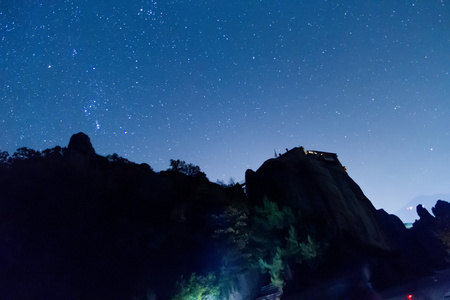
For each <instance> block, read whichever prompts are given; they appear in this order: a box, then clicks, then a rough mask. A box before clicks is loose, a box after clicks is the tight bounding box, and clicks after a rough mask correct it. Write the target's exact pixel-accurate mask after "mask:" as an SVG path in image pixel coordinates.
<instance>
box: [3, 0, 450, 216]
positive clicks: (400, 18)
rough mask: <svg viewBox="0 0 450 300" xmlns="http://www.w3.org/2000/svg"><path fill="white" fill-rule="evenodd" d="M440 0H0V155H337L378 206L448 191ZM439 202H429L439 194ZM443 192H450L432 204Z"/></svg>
mask: <svg viewBox="0 0 450 300" xmlns="http://www.w3.org/2000/svg"><path fill="white" fill-rule="evenodd" d="M449 9H450V2H448V1H269V0H261V1H257V0H248V1H242V0H236V1H233V0H231V1H230V0H229V1H200V0H198V1H197V0H195V1H194V0H193V1H187V0H184V1H156V0H155V1H152V0H151V1H136V0H131V1H42V2H39V1H1V2H0V84H1V86H0V131H1V138H0V149H1V150H6V151H8V152H9V153H10V154H12V153H13V152H14V151H15V150H16V149H17V148H19V147H22V146H26V147H29V148H33V149H36V150H44V149H46V148H51V147H54V146H56V145H61V146H66V145H67V144H68V141H69V138H70V136H71V135H72V134H74V133H77V132H80V131H82V132H84V133H86V134H88V135H89V136H90V138H91V142H92V144H93V146H94V148H95V149H96V151H97V153H99V154H101V155H107V154H112V153H117V154H119V155H120V156H123V157H125V158H127V159H129V160H131V161H134V162H137V163H142V162H145V163H148V164H149V165H150V166H152V167H153V168H154V169H155V170H156V171H159V170H164V169H167V168H168V167H169V160H170V159H181V160H185V161H186V162H189V163H193V164H195V165H199V166H200V168H201V169H202V170H203V171H204V172H205V173H206V174H207V176H208V178H209V179H210V180H211V181H216V180H217V179H219V180H222V181H224V182H225V183H227V182H228V181H229V179H230V178H233V179H234V180H235V181H242V180H243V179H244V173H245V170H246V169H247V168H251V169H253V170H256V169H257V168H258V167H259V166H260V165H261V164H262V163H263V162H264V161H265V160H266V159H268V158H271V157H273V156H274V151H277V152H279V153H283V152H285V149H286V148H293V147H298V146H304V147H305V148H306V149H311V150H322V151H328V152H335V153H337V154H338V157H339V159H340V161H341V163H342V164H343V165H345V166H346V167H347V170H348V173H349V175H350V176H351V177H352V178H353V179H354V180H355V181H356V182H357V183H358V184H359V185H360V187H361V188H362V190H363V191H364V193H365V194H366V196H367V197H368V198H369V199H370V200H371V201H372V203H373V204H374V205H375V207H377V208H381V207H383V208H385V209H386V210H387V211H388V212H390V213H395V212H396V211H397V210H398V209H399V208H400V207H401V206H402V205H404V204H405V203H406V202H408V201H410V200H411V199H413V198H415V197H418V196H422V195H434V194H449V193H450V177H449V167H450V139H449V133H450V115H449V114H450V93H449V91H448V89H449V88H450V75H449V71H450V10H449ZM436 200H437V199H436ZM444 200H450V199H444Z"/></svg>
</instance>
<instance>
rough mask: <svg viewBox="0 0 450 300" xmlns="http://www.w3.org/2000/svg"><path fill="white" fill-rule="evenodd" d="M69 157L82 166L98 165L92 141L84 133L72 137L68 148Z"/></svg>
mask: <svg viewBox="0 0 450 300" xmlns="http://www.w3.org/2000/svg"><path fill="white" fill-rule="evenodd" d="M67 157H68V158H69V160H70V161H73V162H75V163H77V164H79V165H80V166H94V165H96V164H97V155H96V154H95V150H94V147H92V144H91V140H90V138H89V136H87V135H86V134H85V133H83V132H79V133H77V134H74V135H72V137H71V138H70V141H69V145H68V148H67Z"/></svg>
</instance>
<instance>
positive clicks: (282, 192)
mask: <svg viewBox="0 0 450 300" xmlns="http://www.w3.org/2000/svg"><path fill="white" fill-rule="evenodd" d="M245 178H246V184H247V194H248V197H249V199H250V201H251V202H253V203H259V202H261V201H262V199H263V197H264V196H266V197H268V198H269V199H273V200H274V201H276V202H277V203H280V204H281V205H286V206H290V207H292V208H294V209H295V211H296V212H297V214H298V217H299V222H300V223H302V224H305V225H307V226H308V227H310V228H311V227H313V228H314V230H316V231H318V232H319V234H320V235H321V236H327V237H328V239H330V240H333V241H340V242H343V241H352V242H354V243H356V244H358V246H362V247H374V248H377V249H380V250H390V248H391V245H390V242H389V240H388V239H387V238H386V236H385V234H384V232H383V231H382V230H381V229H380V226H379V224H378V220H377V216H376V209H375V208H374V207H373V205H372V203H371V202H370V201H369V200H368V199H367V198H366V196H364V194H363V192H362V191H361V189H360V188H359V186H358V185H357V184H356V183H355V182H354V181H353V180H352V179H351V178H350V176H349V175H348V174H347V172H346V170H345V168H344V167H343V166H342V165H341V163H340V162H339V160H338V159H337V155H336V154H332V153H324V152H318V151H305V150H304V149H303V148H302V147H300V148H294V149H292V150H290V151H288V152H286V153H285V154H283V155H281V156H279V157H277V158H273V159H269V160H267V161H266V162H265V163H264V164H263V165H262V166H261V167H260V168H259V169H258V170H257V171H256V172H254V171H252V170H247V172H246V177H245Z"/></svg>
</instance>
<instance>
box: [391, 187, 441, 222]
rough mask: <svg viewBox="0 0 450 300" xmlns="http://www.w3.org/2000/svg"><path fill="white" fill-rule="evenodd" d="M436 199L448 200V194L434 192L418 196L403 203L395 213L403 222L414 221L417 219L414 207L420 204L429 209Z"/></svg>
mask: <svg viewBox="0 0 450 300" xmlns="http://www.w3.org/2000/svg"><path fill="white" fill-rule="evenodd" d="M437 200H445V201H449V200H450V194H436V195H430V196H418V197H415V198H414V199H412V200H411V201H409V202H408V203H407V204H405V205H404V206H403V207H402V208H401V209H399V210H398V211H397V212H396V213H395V215H396V216H398V217H399V218H400V219H401V220H402V221H403V222H404V223H414V221H415V220H417V219H419V216H418V215H417V212H416V207H417V205H419V204H422V206H423V207H425V208H427V209H428V210H429V211H431V208H432V207H433V206H434V205H435V204H436V201H437Z"/></svg>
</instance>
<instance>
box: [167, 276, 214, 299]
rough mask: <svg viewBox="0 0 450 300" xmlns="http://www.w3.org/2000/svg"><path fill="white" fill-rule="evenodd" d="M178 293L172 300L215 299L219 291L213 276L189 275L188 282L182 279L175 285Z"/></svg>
mask: <svg viewBox="0 0 450 300" xmlns="http://www.w3.org/2000/svg"><path fill="white" fill-rule="evenodd" d="M177 289H178V292H177V294H176V295H175V296H174V297H173V298H172V300H203V299H211V298H212V299H215V298H216V297H217V296H219V293H220V289H219V285H218V283H217V280H216V276H214V274H212V273H209V274H208V275H206V276H197V275H196V274H195V273H192V274H191V277H190V278H189V280H188V281H186V280H185V279H182V280H181V281H180V282H178V284H177Z"/></svg>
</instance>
